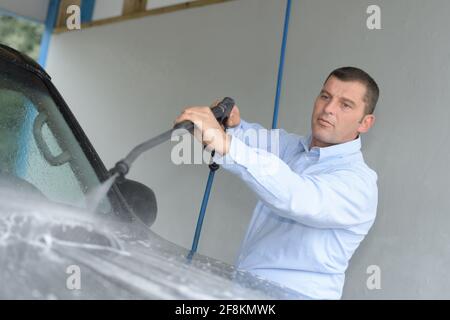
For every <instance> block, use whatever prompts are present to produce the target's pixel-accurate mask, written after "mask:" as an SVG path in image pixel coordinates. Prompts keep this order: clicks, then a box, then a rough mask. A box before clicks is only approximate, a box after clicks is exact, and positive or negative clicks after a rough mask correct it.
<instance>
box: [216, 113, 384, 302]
mask: <svg viewBox="0 0 450 320" xmlns="http://www.w3.org/2000/svg"><path fill="white" fill-rule="evenodd" d="M249 129H253V130H249ZM255 130H259V133H260V134H261V133H263V136H264V133H265V134H266V135H267V136H269V135H270V134H271V133H272V134H274V133H276V134H277V135H278V136H279V140H278V141H279V142H278V145H276V146H275V147H274V143H273V142H272V143H271V142H270V141H269V142H266V141H264V142H263V143H261V140H267V139H261V137H260V138H259V139H257V140H255V139H254V132H255ZM250 131H253V133H252V134H247V133H248V132H250ZM227 132H228V133H229V134H230V135H232V139H231V145H230V149H229V152H228V153H227V155H226V156H225V157H221V156H219V155H216V156H215V157H214V160H215V161H216V162H217V163H218V164H222V166H223V167H224V168H225V169H226V170H228V171H230V172H232V173H234V174H236V175H238V176H239V177H240V178H241V179H242V180H243V181H244V182H245V183H246V184H247V185H248V186H249V187H250V189H251V190H253V191H254V192H255V193H256V196H257V197H258V199H259V201H258V203H257V205H256V208H255V210H254V212H253V216H252V219H251V222H250V225H249V227H248V230H247V233H246V235H245V238H244V241H243V243H242V246H241V250H240V253H239V257H238V259H237V262H236V266H237V268H238V269H241V270H246V271H249V272H251V273H253V274H255V275H257V276H260V277H263V278H266V279H268V280H271V281H274V282H277V283H279V284H281V285H284V286H286V287H288V288H290V289H293V290H295V291H297V292H299V293H301V294H302V295H303V296H305V297H306V298H312V299H340V298H341V295H342V289H343V286H344V279H345V271H346V269H347V266H348V262H349V260H350V258H351V257H352V255H353V253H354V252H355V250H356V248H357V247H358V246H359V244H360V242H361V241H362V240H363V239H364V237H365V235H366V234H367V233H368V231H369V229H370V228H371V226H372V224H373V222H374V220H375V216H376V210H377V202H378V189H377V174H376V173H375V172H374V171H373V170H371V169H370V168H369V167H368V166H367V165H366V164H365V162H364V159H363V156H362V153H361V138H360V137H358V138H357V139H355V140H353V141H350V142H346V143H342V144H338V145H334V146H331V147H326V148H317V147H314V148H312V149H311V150H310V149H309V146H310V143H311V135H310V136H308V137H301V136H298V135H295V134H289V133H287V132H286V131H284V130H278V129H277V130H266V129H264V128H263V127H261V126H260V125H258V124H250V123H247V122H245V121H244V120H241V123H240V125H239V126H237V127H235V128H231V129H228V130H227ZM249 137H250V139H249ZM261 146H263V147H261ZM273 150H275V151H276V152H273Z"/></svg>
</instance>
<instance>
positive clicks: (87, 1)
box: [38, 0, 95, 68]
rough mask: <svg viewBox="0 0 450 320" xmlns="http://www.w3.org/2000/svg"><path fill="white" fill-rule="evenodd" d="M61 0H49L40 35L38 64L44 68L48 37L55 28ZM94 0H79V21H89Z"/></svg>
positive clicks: (48, 43) (48, 42) (48, 44)
mask: <svg viewBox="0 0 450 320" xmlns="http://www.w3.org/2000/svg"><path fill="white" fill-rule="evenodd" d="M60 4H61V0H50V3H49V4H48V9H47V19H46V20H45V30H44V34H43V35H42V41H41V50H40V52H39V60H38V62H39V64H40V65H41V66H42V67H43V68H45V66H46V62H47V55H48V49H49V47H50V39H51V37H52V33H53V30H54V29H55V25H56V20H57V18H58V13H59V7H60ZM94 7H95V0H82V1H81V8H80V10H81V23H86V22H91V21H92V16H93V14H94Z"/></svg>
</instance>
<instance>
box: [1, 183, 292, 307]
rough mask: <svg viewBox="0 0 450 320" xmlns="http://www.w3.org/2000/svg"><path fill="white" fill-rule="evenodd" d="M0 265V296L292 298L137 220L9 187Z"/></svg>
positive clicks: (3, 201)
mask: <svg viewBox="0 0 450 320" xmlns="http://www.w3.org/2000/svg"><path fill="white" fill-rule="evenodd" d="M0 270H1V272H0V283H1V284H2V286H1V287H0V299H296V298H299V297H298V295H297V294H296V293H295V292H294V291H291V290H289V289H287V288H283V287H280V286H278V285H276V284H274V283H271V282H268V281H264V280H262V279H259V278H257V277H255V276H253V275H251V274H250V273H247V272H242V271H238V270H236V269H235V268H234V267H232V266H230V265H228V264H225V263H223V262H220V261H217V260H215V259H212V258H209V257H206V256H202V255H199V254H196V255H194V257H189V251H188V250H186V249H184V248H182V247H180V246H178V245H175V244H173V243H171V242H169V241H167V240H165V239H163V238H162V237H160V236H158V235H157V234H156V233H154V232H153V231H151V230H150V229H148V228H147V227H145V226H144V225H143V224H141V223H139V222H138V221H136V222H131V223H130V222H117V221H116V220H115V219H112V218H111V217H108V216H100V214H93V213H89V212H86V211H83V210H79V209H76V208H72V207H67V206H63V205H57V204H54V203H49V202H47V201H41V200H38V199H31V198H30V197H26V198H24V197H23V196H22V195H20V194H17V193H11V192H10V191H9V190H1V192H0ZM74 281H75V282H74ZM76 283H78V285H74V284H76Z"/></svg>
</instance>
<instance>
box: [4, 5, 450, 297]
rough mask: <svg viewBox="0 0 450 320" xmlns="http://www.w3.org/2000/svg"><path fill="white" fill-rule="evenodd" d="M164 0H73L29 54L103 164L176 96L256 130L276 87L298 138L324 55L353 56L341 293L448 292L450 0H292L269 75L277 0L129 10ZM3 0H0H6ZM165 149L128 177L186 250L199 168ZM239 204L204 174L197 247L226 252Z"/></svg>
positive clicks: (268, 116)
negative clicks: (373, 212)
mask: <svg viewBox="0 0 450 320" xmlns="http://www.w3.org/2000/svg"><path fill="white" fill-rule="evenodd" d="M63 2H64V1H63ZM69 2H70V1H69ZM179 2H181V1H171V2H170V3H168V2H167V1H166V2H164V3H163V2H162V1H152V0H150V1H148V4H147V5H146V7H145V8H142V7H140V8H139V7H137V8H131V9H129V10H131V13H129V14H130V16H128V18H123V17H121V15H122V13H123V8H124V6H123V4H124V3H123V1H122V0H120V1H119V0H114V1H112V0H103V1H101V0H97V1H95V2H92V3H91V4H92V6H91V7H89V6H86V3H88V1H86V2H85V5H84V9H83V4H82V3H81V4H82V11H83V12H85V14H87V13H89V12H90V14H88V15H87V16H85V19H87V20H84V22H89V21H91V24H90V25H87V24H85V25H82V28H81V30H78V31H67V30H65V28H64V26H63V25H62V26H60V27H57V28H56V29H55V30H53V31H52V32H51V33H50V34H49V35H48V36H49V39H48V40H46V41H47V42H46V43H45V46H46V48H47V52H46V54H45V56H44V57H42V59H44V60H42V61H41V62H42V63H44V61H45V64H46V69H47V71H48V73H49V74H50V75H51V76H52V79H53V81H54V83H55V85H56V86H57V87H58V88H59V90H60V91H61V93H62V95H63V96H64V98H65V100H66V102H67V103H68V105H69V106H70V107H71V109H72V111H73V112H74V114H75V116H76V117H77V119H78V121H79V122H80V124H81V126H82V127H83V128H84V130H85V132H86V134H87V136H88V137H89V138H90V140H91V142H92V143H93V145H94V147H95V148H96V149H97V151H98V152H99V155H100V157H101V158H102V159H103V160H104V162H105V164H106V166H107V167H112V166H113V165H114V164H115V163H116V161H117V160H119V159H120V158H122V157H123V156H124V155H125V154H126V153H127V152H128V151H129V150H130V149H131V148H132V147H133V146H135V145H136V144H137V143H139V142H142V141H144V140H146V139H148V138H150V137H152V136H155V135H157V134H159V133H161V132H163V131H165V130H167V129H168V128H170V126H171V125H172V123H173V120H174V119H175V117H176V116H177V115H178V114H179V112H180V111H181V110H182V109H183V108H184V107H185V106H188V105H208V104H210V103H211V102H212V101H214V100H215V99H217V98H220V97H224V96H231V97H233V98H234V99H235V100H236V103H237V105H238V106H239V107H240V110H241V115H242V118H243V119H245V120H247V121H250V122H257V123H260V124H262V125H264V126H266V127H271V126H272V125H273V119H274V105H277V103H276V102H275V101H276V100H277V99H276V98H275V97H276V95H277V92H279V104H278V105H279V109H278V113H277V114H278V116H277V120H278V121H277V123H278V127H280V128H284V129H286V130H287V131H289V132H295V133H297V134H301V135H306V134H308V133H309V130H310V116H311V110H312V106H313V103H314V100H315V98H316V96H317V94H318V93H319V89H320V88H321V86H322V83H323V81H324V77H325V76H326V75H327V74H328V73H329V72H330V70H332V69H334V68H337V67H340V66H345V65H353V66H358V67H361V68H362V69H365V70H367V71H368V72H369V73H370V74H372V75H373V77H374V78H375V79H377V82H378V83H379V85H380V90H381V97H380V101H379V103H378V106H377V110H376V112H375V115H376V117H377V123H376V125H375V127H374V128H373V129H372V130H371V131H370V133H368V134H367V135H364V136H363V153H364V156H365V160H366V162H367V163H368V164H369V166H370V167H372V168H373V169H374V170H375V171H376V172H377V173H378V188H379V202H378V211H377V220H376V222H375V225H374V226H373V228H372V230H371V232H370V233H369V235H368V236H367V237H366V239H365V240H364V241H363V243H362V244H361V246H360V247H359V249H358V250H357V251H356V253H355V255H354V256H353V258H352V260H351V262H350V266H349V269H348V271H347V274H346V286H345V290H344V296H343V297H344V298H347V299H355V298H356V299H358V298H362V299H379V298H386V299H390V298H413V299H415V298H450V295H449V292H450V291H449V290H448V288H449V286H450V279H449V278H448V277H447V276H446V267H447V266H448V265H449V263H450V247H449V245H448V243H449V241H450V231H449V230H450V228H449V227H450V216H449V214H448V213H449V208H450V201H449V198H448V192H449V191H450V188H449V184H448V181H449V180H450V173H449V171H448V170H447V168H448V163H449V159H450V151H449V150H450V148H448V145H449V144H450V127H449V126H448V123H447V122H448V121H447V119H449V117H450V114H449V113H450V111H449V108H448V107H447V106H446V102H447V101H448V100H449V93H448V89H447V87H448V83H450V61H449V54H448V52H450V44H449V43H448V41H447V30H448V28H449V27H450V22H449V21H448V19H447V16H446V12H447V11H448V10H449V9H450V3H448V2H447V1H445V0H432V1H428V2H423V1H420V0H399V1H395V2H384V1H375V2H374V1H368V0H367V1H366V0H363V1H355V0H341V1H330V0H314V1H313V0H293V1H292V5H291V9H290V10H291V11H290V22H289V33H288V37H287V39H286V40H287V41H286V52H285V54H286V55H285V62H284V74H283V76H282V80H283V81H282V83H280V79H279V74H280V73H279V66H280V56H283V55H281V54H280V53H281V52H280V51H281V49H282V47H283V45H282V44H283V34H284V32H283V31H284V30H285V28H284V27H285V21H286V20H285V18H286V6H287V1H275V0H274V1H272V0H270V1H261V0H234V1H203V2H204V3H203V5H201V6H198V7H196V6H192V8H186V7H183V8H181V6H178V7H177V9H176V10H167V9H166V11H164V10H161V9H159V11H153V12H154V13H155V14H143V13H142V12H144V11H142V10H147V11H145V12H148V10H158V9H157V8H158V7H161V6H162V5H165V6H166V5H176V4H177V3H179ZM194 2H195V1H194ZM200 2H202V1H200ZM11 3H12V2H11V1H0V4H1V7H2V8H3V9H5V10H8V11H20V10H16V9H17V8H15V7H14V6H13V5H12V4H11ZM34 3H36V7H35V8H34V9H33V8H32V7H28V8H27V10H28V11H26V10H25V11H23V10H22V11H20V12H17V14H20V15H24V16H33V17H35V18H36V19H38V20H40V21H46V20H47V22H49V20H48V17H49V16H48V14H49V13H51V10H52V7H51V5H52V3H54V1H40V3H38V1H35V2H34ZM49 4H50V6H48V5H49ZM67 4H68V2H67V3H65V5H67ZM373 4H378V5H379V6H380V8H381V23H382V28H381V30H370V29H368V28H367V26H366V20H367V18H368V14H367V12H366V10H367V8H368V7H369V6H370V5H373ZM42 7H44V8H46V9H48V10H42ZM53 9H54V8H53ZM446 9H447V10H446ZM86 12H87V13H86ZM156 13H158V14H156ZM53 17H54V20H53V22H54V23H57V20H58V19H57V17H56V18H55V16H53ZM86 17H87V18H86ZM424 21H427V23H426V24H425V23H423V22H424ZM50 23H51V21H50ZM277 89H278V90H277ZM274 102H275V103H274ZM172 146H173V145H171V144H169V143H167V144H163V145H160V146H159V147H157V148H155V149H152V150H151V151H149V152H147V153H146V154H144V155H142V156H141V157H140V158H139V160H138V161H136V163H135V165H134V167H133V169H132V171H131V172H130V174H129V177H130V178H132V179H135V180H137V181H140V182H142V183H144V184H146V185H148V186H150V187H151V188H152V189H153V190H154V191H155V193H156V196H157V199H158V206H159V208H158V217H157V220H156V222H155V224H154V225H153V226H152V229H153V230H154V231H155V232H156V233H158V234H160V235H161V236H163V237H165V238H166V239H169V240H170V241H173V242H175V243H177V244H180V245H182V246H184V247H186V248H190V246H191V244H192V238H193V235H194V231H195V227H196V222H197V217H198V213H199V210H200V204H201V201H202V197H203V194H204V191H205V185H206V179H207V176H208V171H209V169H208V167H207V166H205V165H203V166H199V165H183V166H177V165H175V164H173V163H172V162H171V161H169V160H170V153H171V148H172ZM255 204H256V198H255V196H254V195H253V193H252V192H251V191H250V190H249V189H247V187H246V186H245V185H244V184H243V183H242V182H240V181H239V180H238V179H237V178H236V177H234V176H232V175H231V174H229V173H227V172H225V171H224V170H219V171H218V172H217V173H216V175H215V181H214V184H213V186H212V190H211V196H210V199H209V203H208V208H207V212H206V217H205V220H204V225H203V230H202V234H201V239H200V242H199V246H198V251H199V252H200V253H203V254H206V255H209V256H212V257H215V258H218V259H220V260H223V261H226V262H228V263H233V262H234V259H235V257H236V254H237V252H238V249H239V244H240V242H241V241H242V239H243V237H244V233H245V230H246V228H247V225H248V222H249V220H250V217H251V213H252V211H253V208H254V206H255ZM374 266H375V267H377V268H379V270H381V289H378V290H377V289H374V290H370V289H369V288H368V286H367V279H368V278H369V277H370V274H371V270H374V269H373V267H374Z"/></svg>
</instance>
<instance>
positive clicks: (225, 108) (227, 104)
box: [173, 97, 235, 132]
mask: <svg viewBox="0 0 450 320" xmlns="http://www.w3.org/2000/svg"><path fill="white" fill-rule="evenodd" d="M234 104H235V103H234V100H233V99H232V98H228V97H227V98H225V99H223V100H222V101H220V102H219V104H218V105H217V106H215V107H212V108H211V111H212V113H213V114H214V117H215V118H216V119H217V121H218V122H219V123H220V124H222V125H223V126H224V127H226V122H227V120H228V117H229V116H230V113H231V110H233V107H234ZM173 129H174V130H177V129H186V130H188V131H190V132H192V130H194V124H193V123H192V122H191V121H189V120H185V121H183V122H180V123H177V124H176V125H175V126H174V127H173Z"/></svg>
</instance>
